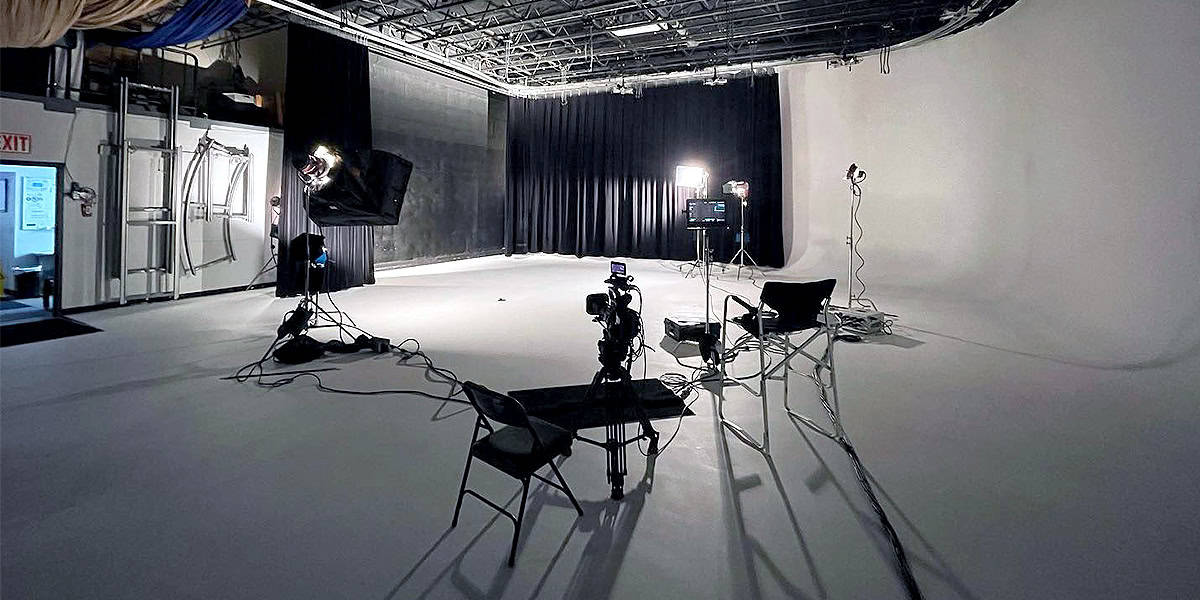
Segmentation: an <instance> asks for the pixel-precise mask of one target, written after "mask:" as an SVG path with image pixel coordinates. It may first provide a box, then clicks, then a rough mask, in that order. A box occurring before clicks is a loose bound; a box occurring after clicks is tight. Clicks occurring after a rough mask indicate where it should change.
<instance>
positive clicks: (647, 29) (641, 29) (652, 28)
mask: <svg viewBox="0 0 1200 600" xmlns="http://www.w3.org/2000/svg"><path fill="white" fill-rule="evenodd" d="M666 30H667V24H666V23H660V22H658V21H655V22H653V23H642V24H641V25H630V26H627V27H617V28H613V29H609V30H608V32H609V33H611V34H613V35H615V36H617V37H629V36H631V35H642V34H644V33H655V32H658V31H666Z"/></svg>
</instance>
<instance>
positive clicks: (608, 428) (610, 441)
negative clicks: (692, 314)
mask: <svg viewBox="0 0 1200 600" xmlns="http://www.w3.org/2000/svg"><path fill="white" fill-rule="evenodd" d="M599 346H600V370H599V371H596V376H595V377H593V378H592V384H591V386H589V387H588V391H587V395H586V396H585V399H584V403H585V406H592V405H593V402H595V401H596V399H597V395H603V400H604V403H605V404H604V410H605V412H606V415H607V418H606V419H605V422H606V423H607V424H606V425H605V426H604V434H605V436H604V441H603V442H599V441H596V440H590V439H587V438H585V437H580V436H576V438H577V439H579V440H580V441H583V442H587V443H589V444H592V445H594V446H599V447H601V448H604V450H605V451H606V452H608V469H607V474H608V482H609V484H611V485H612V494H611V497H612V499H613V500H620V499H622V498H624V497H625V475H626V474H627V473H628V472H629V471H628V469H627V465H626V456H625V447H626V446H628V445H629V444H632V443H635V442H637V441H638V440H643V439H644V440H648V441H649V442H650V447H649V448H648V449H647V451H646V453H647V454H648V455H650V456H654V455H655V454H658V432H657V431H655V430H654V427H653V426H651V425H650V418H649V417H647V416H646V411H645V409H643V408H642V402H641V399H639V398H638V394H637V390H635V389H633V378H632V377H630V375H629V365H628V363H627V361H626V357H627V356H629V346H628V344H623V343H621V342H620V341H619V340H613V339H610V338H609V337H608V336H607V335H606V336H605V338H604V339H602V340H600V344H599ZM626 407H632V408H633V411H634V414H635V415H636V416H637V419H638V422H640V423H641V426H642V432H641V434H639V435H637V436H636V437H632V438H628V439H626V437H625V410H626Z"/></svg>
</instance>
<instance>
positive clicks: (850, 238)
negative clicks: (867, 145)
mask: <svg viewBox="0 0 1200 600" xmlns="http://www.w3.org/2000/svg"><path fill="white" fill-rule="evenodd" d="M866 179H867V172H866V171H864V170H862V169H860V168H858V165H857V164H853V163H851V165H850V168H849V169H848V170H847V171H846V181H848V182H850V233H849V235H847V236H846V249H847V254H848V256H847V259H846V308H854V307H855V305H856V304H858V305H860V306H863V307H869V308H871V309H872V310H874V309H875V304H874V303H873V302H871V301H870V300H867V299H866V298H865V297H863V296H862V295H861V294H860V295H859V296H855V295H854V280H855V279H857V278H858V277H857V274H856V273H855V271H854V257H855V256H858V257H859V258H860V259H861V257H862V255H861V254H859V252H858V241H859V238H861V237H862V226H861V225H859V224H858V207H859V205H860V204H861V203H862V186H861V184H862V182H863V181H866ZM855 229H857V230H858V235H857V236H855ZM860 281H861V280H860ZM862 291H863V293H864V294H865V293H866V285H863V290H862Z"/></svg>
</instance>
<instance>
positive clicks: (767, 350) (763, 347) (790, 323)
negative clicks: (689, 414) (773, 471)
mask: <svg viewBox="0 0 1200 600" xmlns="http://www.w3.org/2000/svg"><path fill="white" fill-rule="evenodd" d="M835 284H836V281H835V280H833V279H825V280H822V281H814V282H804V283H794V282H783V281H768V282H766V283H764V284H763V288H762V293H761V295H760V297H759V301H758V304H757V305H754V304H752V303H751V302H750V301H749V300H747V299H746V298H743V297H741V296H738V295H736V294H730V295H728V296H726V297H725V306H724V311H723V313H722V321H721V324H722V327H721V329H722V332H721V346H722V347H723V348H724V349H725V351H724V356H725V357H727V358H726V359H723V360H722V361H721V378H722V380H723V381H724V382H732V383H736V384H737V385H738V386H741V387H742V388H744V389H745V390H746V391H748V392H749V393H750V394H752V395H754V396H757V397H759V398H760V399H761V400H762V421H763V432H762V439H761V441H759V440H756V439H755V438H754V436H753V435H751V434H750V433H749V432H748V431H747V430H746V429H745V428H744V427H742V426H741V425H738V424H737V423H735V422H733V421H732V420H730V419H729V418H728V417H726V416H725V385H724V384H722V385H721V386H720V393H719V395H718V400H717V416H718V417H719V418H720V419H721V425H722V426H724V427H726V428H728V429H729V430H730V431H731V432H733V434H734V435H735V436H737V437H738V439H740V440H741V441H742V442H744V443H745V444H746V445H748V446H750V447H751V448H754V449H755V450H758V451H759V452H762V453H763V454H770V443H771V439H770V427H769V425H768V422H769V421H768V417H767V387H768V384H769V383H770V382H771V381H782V382H783V407H784V410H785V411H787V414H788V416H790V417H792V418H794V419H796V420H798V421H799V422H801V423H802V424H804V425H806V426H808V427H809V428H811V429H813V430H814V431H816V432H817V433H820V434H822V435H824V436H826V437H829V438H831V439H833V440H840V439H842V437H843V431H842V427H841V420H840V419H839V418H838V399H837V377H836V373H835V370H834V362H833V347H834V341H835V336H836V334H837V328H838V321H837V317H835V316H832V315H831V314H830V312H829V299H830V297H831V296H832V295H833V288H834V285H835ZM731 301H732V302H735V303H737V304H739V305H741V306H742V307H743V308H745V309H746V311H747V312H746V313H745V314H743V315H739V316H734V317H732V318H730V316H729V306H730V302H731ZM730 323H732V324H734V325H737V326H738V327H740V328H741V329H742V330H743V331H744V332H745V333H743V334H742V335H741V336H739V337H738V338H737V340H736V341H735V342H734V343H733V345H732V346H731V345H729V331H730V329H732V328H731V327H729V324H730ZM793 336H797V337H799V336H806V337H803V341H801V342H799V343H795V342H793ZM822 338H823V339H824V350H823V351H822V352H820V353H817V352H815V348H812V347H813V346H814V345H815V344H818V343H819V342H820V341H821V340H822ZM810 348H812V349H810ZM752 350H757V352H758V366H759V372H758V374H757V375H756V376H755V378H757V379H758V386H757V387H758V389H757V390H756V389H754V387H752V386H750V385H748V384H746V383H745V381H743V380H742V379H738V378H730V377H729V376H728V372H727V365H726V363H727V361H728V360H733V357H736V356H737V353H738V352H739V351H752ZM772 358H774V359H776V360H772ZM797 359H804V360H807V361H809V362H810V363H811V364H812V369H811V371H807V370H801V369H799V368H797V367H796V366H794V365H793V364H792V363H793V361H795V360H797ZM791 371H796V372H797V373H799V374H800V375H801V376H802V377H806V378H808V379H810V380H812V382H813V383H814V384H815V385H816V386H817V390H818V394H819V396H820V400H821V405H822V406H824V407H825V410H826V412H827V413H828V416H829V420H830V422H831V423H832V426H833V428H832V430H830V429H827V428H825V427H822V426H821V425H820V424H818V423H817V422H816V421H814V420H813V419H811V418H809V417H807V416H805V415H802V414H800V413H798V412H796V411H795V410H793V409H792V407H791V405H790V404H789V398H788V387H789V386H788V379H789V376H788V375H789V373H790V372H791ZM831 399H832V403H831Z"/></svg>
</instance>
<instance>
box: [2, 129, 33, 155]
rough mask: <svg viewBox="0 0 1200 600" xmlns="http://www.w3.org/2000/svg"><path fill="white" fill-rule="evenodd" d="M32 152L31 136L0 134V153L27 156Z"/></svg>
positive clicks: (24, 134) (26, 134) (25, 134)
mask: <svg viewBox="0 0 1200 600" xmlns="http://www.w3.org/2000/svg"><path fill="white" fill-rule="evenodd" d="M32 151H33V136H31V135H29V134H28V133H8V132H7V131H5V132H0V152H11V153H13V154H29V153H30V152H32Z"/></svg>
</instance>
